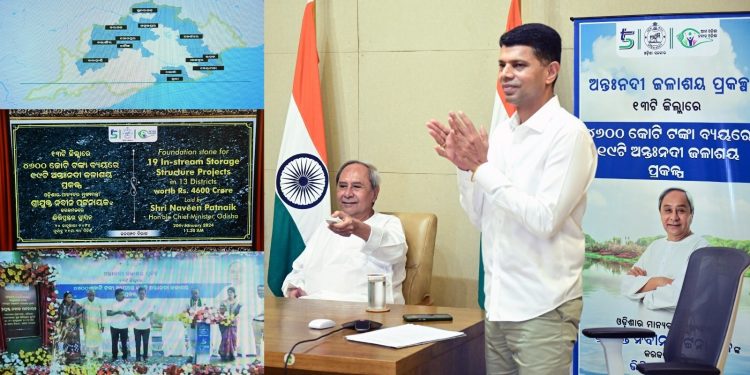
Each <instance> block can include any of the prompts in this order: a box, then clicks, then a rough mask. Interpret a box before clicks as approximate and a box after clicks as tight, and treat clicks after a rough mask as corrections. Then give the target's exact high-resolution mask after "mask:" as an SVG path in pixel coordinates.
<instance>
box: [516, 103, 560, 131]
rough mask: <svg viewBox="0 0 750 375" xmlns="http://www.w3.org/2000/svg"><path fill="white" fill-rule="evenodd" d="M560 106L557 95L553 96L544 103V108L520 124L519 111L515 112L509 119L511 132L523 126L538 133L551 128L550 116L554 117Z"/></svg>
mask: <svg viewBox="0 0 750 375" xmlns="http://www.w3.org/2000/svg"><path fill="white" fill-rule="evenodd" d="M559 108H560V100H559V99H558V98H557V95H555V96H553V97H551V98H550V99H549V100H548V101H547V103H544V105H543V106H542V108H539V110H538V111H536V112H535V113H534V114H533V115H531V117H529V119H528V120H526V122H524V123H523V126H521V125H522V124H520V119H519V118H518V112H515V113H514V114H513V116H511V118H510V119H509V121H508V125H509V126H510V130H511V132H514V131H516V129H519V128H522V129H529V131H535V132H537V133H543V132H544V131H545V130H546V129H549V126H550V123H551V122H550V120H549V119H550V117H552V116H553V115H554V114H555V113H557V110H558V109H559Z"/></svg>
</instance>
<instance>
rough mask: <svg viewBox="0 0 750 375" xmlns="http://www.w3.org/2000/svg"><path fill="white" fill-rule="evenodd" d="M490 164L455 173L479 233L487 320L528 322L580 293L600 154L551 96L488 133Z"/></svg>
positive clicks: (463, 201) (582, 127)
mask: <svg viewBox="0 0 750 375" xmlns="http://www.w3.org/2000/svg"><path fill="white" fill-rule="evenodd" d="M487 159H488V161H487V162H486V163H484V164H482V165H481V166H479V168H477V170H476V171H475V173H474V177H473V181H472V176H471V172H464V171H459V172H458V181H459V190H460V199H461V205H462V207H463V208H464V210H465V211H466V212H467V214H468V216H469V220H470V221H471V222H472V223H473V224H474V225H475V226H477V227H478V228H479V229H480V230H481V231H482V249H483V250H482V260H483V262H484V275H485V284H484V292H485V309H486V310H487V317H488V319H489V320H490V321H524V320H528V319H531V318H535V317H537V316H539V315H542V314H544V313H546V312H549V311H551V310H553V309H555V308H557V307H558V306H560V305H561V304H563V303H564V302H567V301H569V300H571V299H574V298H578V297H581V296H582V295H583V289H582V281H581V275H582V270H583V261H584V235H583V230H582V227H581V222H582V219H583V214H584V212H585V210H586V191H587V190H588V187H589V185H590V184H591V182H592V180H593V179H594V174H595V172H596V162H597V156H596V149H595V147H594V143H593V140H592V139H591V136H590V135H589V132H588V129H587V128H586V126H585V125H584V124H583V122H581V121H580V120H579V119H577V118H576V117H575V116H573V115H571V114H570V113H568V112H567V111H566V110H565V109H563V108H562V107H560V103H559V101H558V99H557V97H556V96H555V97H553V98H551V99H550V100H549V101H548V102H547V103H546V104H545V105H544V106H543V107H542V108H540V109H539V110H538V111H537V112H536V113H535V114H534V115H533V116H531V117H530V118H529V119H528V120H527V121H526V122H525V123H523V124H521V125H519V118H518V114H517V113H516V114H515V115H513V117H511V118H509V119H508V120H506V121H505V122H504V123H502V124H500V125H498V126H497V127H496V128H495V129H493V131H492V132H491V134H490V138H489V150H488V153H487Z"/></svg>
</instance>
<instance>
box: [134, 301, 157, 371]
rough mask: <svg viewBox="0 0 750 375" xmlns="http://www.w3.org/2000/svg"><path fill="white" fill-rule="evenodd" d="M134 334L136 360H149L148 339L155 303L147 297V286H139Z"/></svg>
mask: <svg viewBox="0 0 750 375" xmlns="http://www.w3.org/2000/svg"><path fill="white" fill-rule="evenodd" d="M132 308H133V319H134V320H135V324H134V326H133V334H134V335H135V360H136V361H141V360H143V361H146V360H148V340H149V336H150V334H151V314H153V312H154V305H153V304H152V303H151V300H149V299H146V288H144V287H140V288H138V300H136V301H135V302H133V304H132Z"/></svg>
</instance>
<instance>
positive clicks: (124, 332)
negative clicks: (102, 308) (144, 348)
mask: <svg viewBox="0 0 750 375" xmlns="http://www.w3.org/2000/svg"><path fill="white" fill-rule="evenodd" d="M132 316H133V311H132V309H131V308H130V302H128V301H127V300H125V291H124V290H122V289H119V288H118V289H116V290H115V302H113V303H112V305H110V306H109V309H107V317H109V333H110V335H111V336H112V360H113V361H116V360H117V342H118V341H119V342H120V345H121V347H122V359H123V360H125V361H127V360H128V326H130V321H131V317H132Z"/></svg>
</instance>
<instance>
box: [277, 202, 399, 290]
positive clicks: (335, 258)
mask: <svg viewBox="0 0 750 375" xmlns="http://www.w3.org/2000/svg"><path fill="white" fill-rule="evenodd" d="M364 223H365V224H367V225H369V226H370V229H371V231H370V238H368V239H367V241H364V240H362V239H361V238H359V237H357V236H355V235H351V236H349V237H344V236H340V235H338V234H336V233H334V232H332V231H331V230H330V229H328V224H326V223H325V222H324V221H322V220H321V225H320V226H319V227H318V229H317V230H316V231H315V233H313V235H312V237H311V238H310V241H308V243H307V246H306V247H305V250H303V251H302V253H301V254H300V256H299V257H297V259H296V260H295V261H294V263H292V272H290V273H289V275H287V277H286V278H285V279H284V283H283V284H282V286H281V290H283V291H284V296H289V290H290V289H292V288H295V287H298V288H302V290H304V291H305V293H307V298H314V299H327V300H338V301H355V302H366V301H367V275H368V274H371V273H382V274H385V275H386V283H387V284H388V285H390V286H391V287H390V288H386V302H388V303H397V304H403V303H404V296H403V294H402V293H401V284H403V282H404V279H405V278H406V238H405V236H404V229H403V227H402V226H401V221H400V220H399V219H398V218H397V217H395V216H392V215H385V214H381V213H377V212H376V213H375V214H374V215H373V216H372V217H370V218H369V219H367V220H365V221H364Z"/></svg>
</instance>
